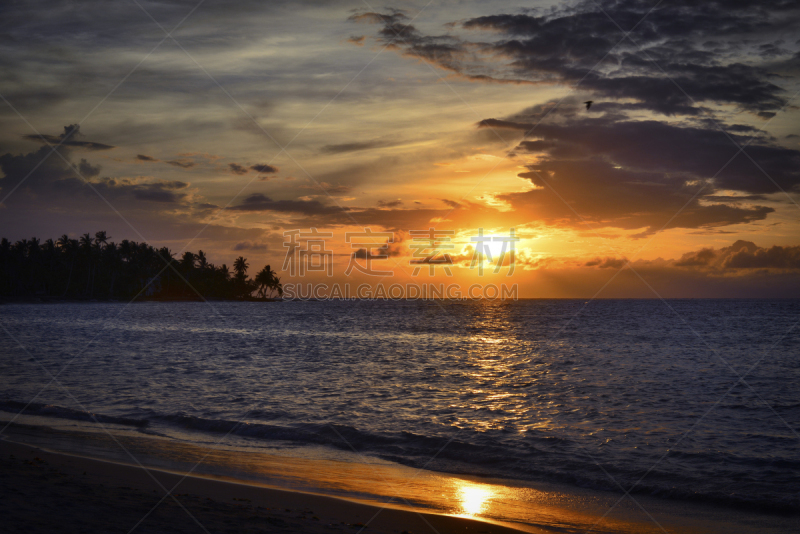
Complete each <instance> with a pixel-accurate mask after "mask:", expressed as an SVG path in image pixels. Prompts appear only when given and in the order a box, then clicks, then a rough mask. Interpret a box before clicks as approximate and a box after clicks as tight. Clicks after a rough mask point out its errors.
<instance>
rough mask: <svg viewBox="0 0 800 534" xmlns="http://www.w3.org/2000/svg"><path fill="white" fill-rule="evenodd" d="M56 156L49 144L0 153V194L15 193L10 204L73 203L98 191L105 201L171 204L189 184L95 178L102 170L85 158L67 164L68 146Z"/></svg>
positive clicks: (178, 201)
mask: <svg viewBox="0 0 800 534" xmlns="http://www.w3.org/2000/svg"><path fill="white" fill-rule="evenodd" d="M58 150H59V153H60V154H61V156H63V157H64V158H65V159H66V160H67V161H65V160H64V159H62V158H61V157H59V156H58V155H50V156H49V157H48V155H49V154H50V152H51V149H50V147H46V146H45V147H42V148H40V149H39V150H38V151H36V152H31V153H28V154H20V155H14V154H3V155H2V156H0V170H2V172H3V177H2V178H0V194H7V193H10V192H11V191H12V190H13V191H14V194H13V195H12V196H11V197H10V198H9V200H8V201H7V202H8V203H10V204H12V205H19V206H27V205H38V206H40V208H45V207H49V206H44V205H42V202H44V201H56V202H58V203H61V204H69V203H76V202H77V204H80V202H79V201H76V200H71V199H75V198H77V197H81V196H87V195H88V196H91V197H94V196H96V193H99V194H100V195H102V196H103V197H104V198H106V199H107V200H115V201H116V200H119V199H125V198H129V199H135V200H140V201H148V202H158V203H171V204H176V203H180V202H183V201H184V200H185V199H186V197H187V194H186V193H185V192H183V191H182V190H184V189H186V188H187V187H188V186H189V184H188V183H186V182H180V181H156V182H141V181H137V180H131V179H128V178H100V179H95V180H93V178H96V177H97V176H98V175H99V174H100V171H101V168H100V167H99V166H97V165H92V164H91V163H90V162H88V161H87V160H86V159H81V160H80V162H78V163H77V164H72V163H68V161H69V159H70V153H69V150H68V149H65V148H63V147H61V148H59V149H58Z"/></svg>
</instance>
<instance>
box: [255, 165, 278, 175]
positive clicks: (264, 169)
mask: <svg viewBox="0 0 800 534" xmlns="http://www.w3.org/2000/svg"><path fill="white" fill-rule="evenodd" d="M250 168H251V169H253V170H254V171H256V172H257V173H260V174H270V173H276V172H278V167H273V166H272V165H267V164H266V163H262V164H260V165H253V166H252V167H250Z"/></svg>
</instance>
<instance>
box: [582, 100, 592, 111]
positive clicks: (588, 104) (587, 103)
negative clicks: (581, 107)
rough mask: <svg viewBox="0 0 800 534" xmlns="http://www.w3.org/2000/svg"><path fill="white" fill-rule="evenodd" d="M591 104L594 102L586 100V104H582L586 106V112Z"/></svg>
mask: <svg viewBox="0 0 800 534" xmlns="http://www.w3.org/2000/svg"><path fill="white" fill-rule="evenodd" d="M593 102H594V100H587V101H586V102H584V104H586V109H587V110H588V109H589V108H590V107H592V103H593Z"/></svg>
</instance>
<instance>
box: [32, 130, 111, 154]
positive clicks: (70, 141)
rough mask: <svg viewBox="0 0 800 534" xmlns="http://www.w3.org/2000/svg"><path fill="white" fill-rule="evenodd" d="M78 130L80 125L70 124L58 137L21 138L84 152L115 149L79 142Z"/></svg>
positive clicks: (99, 144)
mask: <svg viewBox="0 0 800 534" xmlns="http://www.w3.org/2000/svg"><path fill="white" fill-rule="evenodd" d="M80 129H81V126H80V124H70V125H69V126H64V133H62V134H60V135H47V134H41V135H35V134H30V135H24V136H23V137H24V138H25V139H29V140H31V141H37V142H39V143H47V144H51V145H61V146H68V147H76V148H85V149H86V150H110V149H112V148H116V147H115V146H113V145H106V144H103V143H96V142H94V141H80V140H79V138H81V137H83V134H82V133H81V132H80Z"/></svg>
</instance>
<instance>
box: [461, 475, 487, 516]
mask: <svg viewBox="0 0 800 534" xmlns="http://www.w3.org/2000/svg"><path fill="white" fill-rule="evenodd" d="M492 493H493V492H492V491H491V489H490V488H489V487H487V486H482V485H478V484H471V483H469V482H464V484H463V485H462V486H460V487H459V488H458V499H459V500H460V501H461V510H462V513H464V514H467V515H479V514H481V513H482V512H483V511H484V510H485V509H486V505H487V504H488V501H489V499H490V498H491V497H492Z"/></svg>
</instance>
